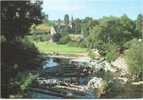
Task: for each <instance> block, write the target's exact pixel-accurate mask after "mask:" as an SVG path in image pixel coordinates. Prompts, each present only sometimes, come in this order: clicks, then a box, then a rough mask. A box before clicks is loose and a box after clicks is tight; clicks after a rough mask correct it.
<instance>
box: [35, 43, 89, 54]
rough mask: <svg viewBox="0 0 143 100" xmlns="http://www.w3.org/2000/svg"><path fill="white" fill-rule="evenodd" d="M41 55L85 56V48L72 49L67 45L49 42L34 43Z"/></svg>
mask: <svg viewBox="0 0 143 100" xmlns="http://www.w3.org/2000/svg"><path fill="white" fill-rule="evenodd" d="M34 43H35V45H36V47H37V48H38V50H39V51H40V52H41V53H44V54H51V53H54V54H63V55H75V56H78V55H85V54H87V48H81V47H73V46H69V45H63V44H56V43H49V42H34Z"/></svg>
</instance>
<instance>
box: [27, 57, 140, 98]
mask: <svg viewBox="0 0 143 100" xmlns="http://www.w3.org/2000/svg"><path fill="white" fill-rule="evenodd" d="M120 72H122V71H120V70H119V69H118V68H116V67H114V66H112V65H111V64H110V63H108V62H107V61H106V60H105V59H103V58H101V59H99V60H91V59H89V58H88V59H87V58H86V59H75V58H74V59H69V58H68V59H67V58H62V59H61V58H53V57H52V58H50V57H48V58H47V59H46V60H45V61H44V62H43V67H42V68H41V70H40V71H39V77H37V78H36V79H35V80H34V82H33V85H32V87H31V89H30V91H29V92H28V97H30V98H88V99H90V98H110V97H112V98H120V97H122V96H123V93H121V91H123V92H127V91H125V90H124V88H125V87H124V86H127V84H128V83H129V80H128V79H129V78H128V75H126V74H125V75H122V76H121V75H120V74H121V73H120ZM128 87H130V86H128ZM124 94H125V93H124ZM123 97H124V96H123ZM127 97H128V96H127ZM137 97H140V95H139V96H137Z"/></svg>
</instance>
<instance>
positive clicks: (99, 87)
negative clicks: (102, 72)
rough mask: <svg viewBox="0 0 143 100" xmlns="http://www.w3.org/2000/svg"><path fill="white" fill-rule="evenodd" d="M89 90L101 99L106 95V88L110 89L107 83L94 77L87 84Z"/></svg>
mask: <svg viewBox="0 0 143 100" xmlns="http://www.w3.org/2000/svg"><path fill="white" fill-rule="evenodd" d="M87 86H88V89H90V90H92V91H93V92H95V94H96V96H97V97H100V96H101V95H102V94H104V93H105V90H106V88H107V87H108V85H107V82H106V81H104V80H103V79H102V78H97V77H93V78H92V79H91V80H90V81H89V82H88V84H87Z"/></svg>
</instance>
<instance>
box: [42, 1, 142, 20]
mask: <svg viewBox="0 0 143 100" xmlns="http://www.w3.org/2000/svg"><path fill="white" fill-rule="evenodd" d="M142 6H143V0H43V5H42V7H43V10H42V11H43V12H45V13H46V14H48V15H49V19H50V20H55V19H58V18H60V19H63V18H64V15H65V14H69V16H70V17H71V16H73V17H74V18H77V17H78V18H84V17H87V16H90V17H93V18H95V19H98V18H101V17H103V16H110V15H112V16H121V15H123V14H127V15H128V16H129V18H131V19H136V16H137V15H138V14H139V13H142V12H143V7H142Z"/></svg>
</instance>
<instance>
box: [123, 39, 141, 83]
mask: <svg viewBox="0 0 143 100" xmlns="http://www.w3.org/2000/svg"><path fill="white" fill-rule="evenodd" d="M142 46H143V42H142V40H133V41H131V42H130V45H129V49H128V51H127V52H126V53H125V58H126V61H127V64H128V69H129V72H130V73H131V74H132V75H134V76H136V78H138V79H140V80H142V78H143V62H142V61H143V53H142Z"/></svg>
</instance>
